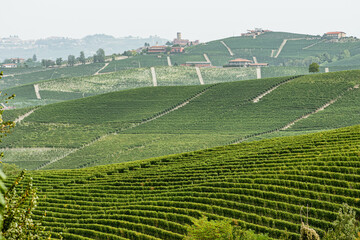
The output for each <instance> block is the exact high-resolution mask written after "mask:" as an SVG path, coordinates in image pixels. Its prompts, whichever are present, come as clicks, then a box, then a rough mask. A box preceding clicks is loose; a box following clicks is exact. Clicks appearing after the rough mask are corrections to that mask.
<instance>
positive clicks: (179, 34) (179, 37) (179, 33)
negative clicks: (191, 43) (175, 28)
mask: <svg viewBox="0 0 360 240" xmlns="http://www.w3.org/2000/svg"><path fill="white" fill-rule="evenodd" d="M177 40H181V32H178V33H177Z"/></svg>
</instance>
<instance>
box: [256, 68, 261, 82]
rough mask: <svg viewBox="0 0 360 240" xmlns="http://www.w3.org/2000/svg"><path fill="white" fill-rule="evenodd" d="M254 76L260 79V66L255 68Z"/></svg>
mask: <svg viewBox="0 0 360 240" xmlns="http://www.w3.org/2000/svg"><path fill="white" fill-rule="evenodd" d="M256 77H257V79H261V67H257V68H256Z"/></svg>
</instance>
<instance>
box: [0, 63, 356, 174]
mask: <svg viewBox="0 0 360 240" xmlns="http://www.w3.org/2000/svg"><path fill="white" fill-rule="evenodd" d="M157 69H158V76H159V79H158V82H159V84H161V83H162V77H161V76H162V74H164V73H166V74H170V75H171V74H173V75H174V76H175V74H177V73H176V72H175V73H174V72H166V71H167V70H168V69H169V68H165V67H164V68H157ZM179 69H181V68H179ZM185 70H188V71H189V72H188V75H183V79H184V81H190V80H191V79H193V81H194V82H195V81H197V80H196V79H195V71H193V70H194V69H193V68H185ZM211 70H212V69H208V71H204V70H202V71H203V75H204V81H205V83H206V82H207V81H208V76H214V78H215V75H214V73H217V72H215V71H214V72H211ZM224 70H225V69H224ZM227 73H228V74H229V76H235V75H238V74H239V75H240V74H241V72H239V70H237V69H236V70H235V69H231V71H228V72H227ZM108 75H109V74H107V75H104V76H108ZM359 75H360V72H359V71H345V72H336V73H327V74H316V75H305V76H298V77H281V78H270V79H259V80H243V81H237V82H226V83H216V84H210V85H193V86H172V87H166V86H164V87H162V86H159V87H150V88H138V89H132V90H126V91H120V92H114V93H107V94H103V95H97V96H93V97H89V98H82V99H78V100H72V101H66V102H62V103H57V104H50V105H46V106H41V107H37V108H36V109H35V111H34V112H33V113H32V114H31V115H30V116H28V117H27V118H25V119H24V120H23V121H22V122H21V123H19V124H18V126H17V127H16V129H15V130H14V132H13V133H12V134H10V135H9V136H8V137H6V138H5V139H4V140H3V143H2V146H3V148H10V149H14V150H12V155H13V156H15V155H16V154H17V153H16V149H23V148H30V149H29V150H30V151H32V152H36V151H39V153H38V154H39V155H42V154H43V153H42V150H41V149H43V148H55V149H54V150H56V149H60V150H59V151H63V149H67V150H66V151H63V154H62V155H61V156H59V154H57V153H56V152H59V151H54V152H51V151H50V152H49V154H50V155H51V154H52V153H54V155H53V157H49V159H48V161H47V162H44V161H43V162H42V163H39V164H38V165H37V166H35V165H32V168H31V169H34V168H39V167H41V168H45V169H65V168H82V167H86V166H96V165H102V164H111V163H120V162H126V161H133V160H140V159H147V158H151V157H160V156H164V155H169V154H176V153H181V152H188V151H194V150H199V149H204V148H209V147H215V146H221V145H226V144H229V143H234V142H241V141H248V140H250V141H251V140H256V139H259V138H270V137H273V136H274V135H275V136H283V135H298V134H304V133H308V132H315V131H321V130H326V129H334V128H339V127H346V126H351V125H356V124H360V121H359V118H358V113H359V107H358V104H357V102H358V98H359V88H357V87H358V86H357V85H359V84H360V81H359V79H360V78H359ZM100 76H102V75H100ZM94 77H97V76H94ZM223 80H224V81H225V80H226V77H224V78H223ZM64 86H65V85H64ZM272 89H273V90H272ZM350 89H351V90H350ZM270 90H271V91H270ZM268 91H270V92H268ZM40 93H41V91H40ZM33 95H34V96H35V94H34V93H33ZM259 96H262V97H261V98H259V101H257V102H254V101H253V100H254V99H256V98H258V97H259ZM334 99H336V100H337V101H335V102H332V101H334ZM329 102H331V104H330V106H329V107H327V108H326V109H324V110H322V111H320V110H319V109H321V108H322V107H323V106H324V105H326V104H327V103H329ZM29 111H30V109H29ZM24 112H26V110H21V109H18V110H11V111H6V112H5V115H4V117H5V118H6V119H15V118H17V116H19V115H22V114H24ZM344 112H345V113H346V114H347V119H346V120H343V113H344ZM63 113H66V115H65V114H63ZM308 114H310V115H309V117H307V118H306V119H302V117H303V116H307V115H308ZM324 116H330V117H329V118H324ZM294 121H295V122H294ZM292 122H294V125H292V124H291V123H292ZM288 124H291V126H290V127H287V128H286V129H283V128H284V127H286V126H287V125H288ZM282 129H283V130H282ZM34 154H35V153H34ZM14 159H15V157H12V158H9V159H7V158H6V157H5V159H4V161H5V162H14ZM28 159H30V157H26V155H25V154H23V153H22V152H21V151H20V152H19V156H18V159H17V161H18V165H19V166H21V167H24V165H23V164H24V163H26V161H27V160H28ZM50 163H51V164H50Z"/></svg>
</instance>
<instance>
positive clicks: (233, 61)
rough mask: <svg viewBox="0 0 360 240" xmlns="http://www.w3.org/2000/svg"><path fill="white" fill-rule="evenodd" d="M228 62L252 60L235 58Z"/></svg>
mask: <svg viewBox="0 0 360 240" xmlns="http://www.w3.org/2000/svg"><path fill="white" fill-rule="evenodd" d="M229 62H252V61H250V60H247V59H244V58H237V59H234V60H230V61H229Z"/></svg>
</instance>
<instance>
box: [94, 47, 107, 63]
mask: <svg viewBox="0 0 360 240" xmlns="http://www.w3.org/2000/svg"><path fill="white" fill-rule="evenodd" d="M96 62H99V63H102V62H105V51H104V49H102V48H99V49H98V50H97V51H96V54H95V55H94V63H96Z"/></svg>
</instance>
